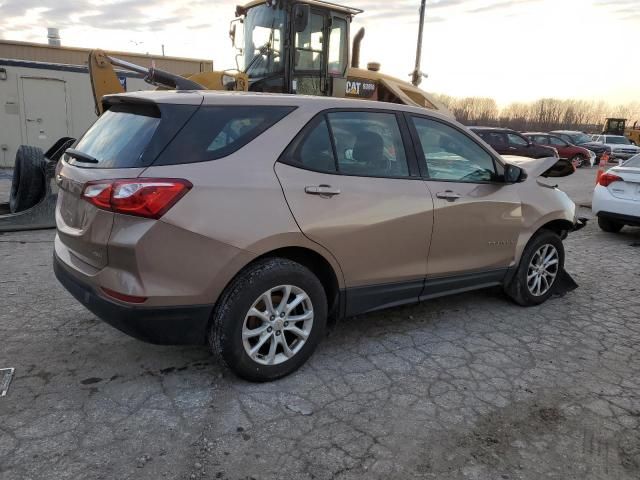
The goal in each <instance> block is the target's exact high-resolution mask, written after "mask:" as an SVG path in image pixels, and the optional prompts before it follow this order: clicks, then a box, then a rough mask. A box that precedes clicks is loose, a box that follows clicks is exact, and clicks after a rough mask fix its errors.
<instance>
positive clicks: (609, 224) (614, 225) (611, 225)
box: [598, 217, 624, 233]
mask: <svg viewBox="0 0 640 480" xmlns="http://www.w3.org/2000/svg"><path fill="white" fill-rule="evenodd" d="M598 226H599V227H600V229H601V230H603V231H605V232H609V233H618V232H619V231H620V230H622V227H624V224H623V223H620V222H616V221H615V220H609V219H608V218H604V217H598Z"/></svg>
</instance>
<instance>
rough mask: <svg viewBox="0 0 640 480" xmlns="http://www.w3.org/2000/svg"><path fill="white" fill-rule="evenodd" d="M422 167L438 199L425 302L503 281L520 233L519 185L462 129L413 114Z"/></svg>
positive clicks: (417, 148) (411, 121)
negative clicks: (509, 181)
mask: <svg viewBox="0 0 640 480" xmlns="http://www.w3.org/2000/svg"><path fill="white" fill-rule="evenodd" d="M408 121H409V125H410V127H411V128H412V133H413V138H414V141H415V144H416V154H417V157H418V164H419V166H420V168H421V171H422V174H423V176H424V181H425V183H426V185H427V186H428V188H429V190H430V191H431V193H432V196H433V198H434V227H433V235H432V237H431V248H430V251H429V257H428V260H427V281H426V284H425V291H424V294H423V298H427V297H429V296H433V295H437V294H439V293H441V292H442V291H451V290H456V289H464V288H469V287H470V286H471V284H473V285H476V286H477V285H478V284H493V283H497V282H500V281H502V279H503V278H504V275H505V272H506V271H507V269H508V268H509V267H510V266H512V265H513V263H514V258H515V250H516V243H517V240H518V235H519V233H520V229H521V228H522V209H521V203H520V198H519V196H518V193H517V186H516V185H510V184H506V183H505V182H504V180H503V176H504V168H503V165H502V164H501V163H500V162H499V161H498V160H497V159H496V158H494V157H493V155H492V154H491V153H490V152H489V151H488V150H486V149H485V148H484V147H482V146H481V145H480V144H479V143H477V142H476V141H475V140H474V139H473V138H472V137H471V136H470V135H468V134H467V133H466V132H465V131H464V130H463V129H462V128H461V127H459V126H457V125H453V124H450V123H448V122H445V121H443V120H441V119H434V118H429V117H424V116H418V115H409V118H408Z"/></svg>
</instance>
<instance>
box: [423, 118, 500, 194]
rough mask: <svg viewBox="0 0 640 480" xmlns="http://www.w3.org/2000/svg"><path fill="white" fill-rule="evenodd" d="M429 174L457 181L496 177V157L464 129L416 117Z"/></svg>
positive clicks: (480, 180)
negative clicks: (460, 129) (494, 161)
mask: <svg viewBox="0 0 640 480" xmlns="http://www.w3.org/2000/svg"><path fill="white" fill-rule="evenodd" d="M412 120H413V124H414V126H415V127H416V131H417V133H418V139H419V140H420V145H421V146H422V151H423V152H424V157H425V158H424V161H425V164H426V166H427V171H428V173H429V178H431V179H433V180H451V181H457V182H471V183H472V182H489V181H492V180H495V179H496V170H495V165H494V163H493V158H492V157H491V155H489V154H488V153H487V152H486V151H485V150H484V149H483V148H482V147H480V145H478V144H477V143H476V142H474V141H473V140H472V139H471V138H469V137H467V136H466V135H465V134H463V133H462V132H460V131H458V130H456V129H455V128H453V127H450V126H449V125H446V124H444V123H441V122H437V121H435V120H429V119H426V118H422V117H412Z"/></svg>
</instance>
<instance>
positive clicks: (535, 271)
mask: <svg viewBox="0 0 640 480" xmlns="http://www.w3.org/2000/svg"><path fill="white" fill-rule="evenodd" d="M559 261H560V255H559V254H558V250H557V249H556V247H554V246H553V245H551V244H548V243H547V244H545V245H542V246H541V247H540V248H538V250H536V253H534V255H533V257H531V262H529V268H528V269H527V288H528V289H529V292H530V293H531V295H533V296H536V297H541V296H542V295H544V294H546V293H547V292H548V291H549V290H550V289H551V287H552V286H553V283H554V282H555V279H556V277H557V276H558V266H559Z"/></svg>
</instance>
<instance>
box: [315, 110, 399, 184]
mask: <svg viewBox="0 0 640 480" xmlns="http://www.w3.org/2000/svg"><path fill="white" fill-rule="evenodd" d="M327 118H328V120H329V126H330V127H331V132H332V134H333V141H334V144H335V148H336V155H337V157H338V158H337V160H338V171H339V172H340V173H345V174H349V175H360V176H365V177H406V176H409V168H408V165H407V156H406V154H405V151H404V145H403V143H402V136H401V135H400V128H399V126H398V121H397V119H396V115H395V114H394V113H379V112H362V111H361V112H332V113H328V114H327Z"/></svg>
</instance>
